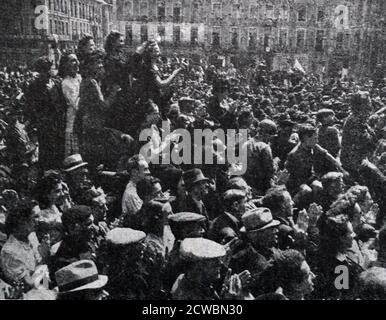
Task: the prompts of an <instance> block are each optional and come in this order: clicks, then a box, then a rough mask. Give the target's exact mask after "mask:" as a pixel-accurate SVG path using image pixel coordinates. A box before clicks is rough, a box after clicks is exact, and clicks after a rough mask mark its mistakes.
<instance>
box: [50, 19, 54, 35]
mask: <svg viewBox="0 0 386 320" xmlns="http://www.w3.org/2000/svg"><path fill="white" fill-rule="evenodd" d="M50 33H51V34H52V33H54V31H53V30H52V20H51V19H50Z"/></svg>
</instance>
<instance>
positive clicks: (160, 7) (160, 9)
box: [157, 2, 165, 22]
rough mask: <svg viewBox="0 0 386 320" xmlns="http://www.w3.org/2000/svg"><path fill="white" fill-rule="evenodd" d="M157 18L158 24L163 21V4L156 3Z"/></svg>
mask: <svg viewBox="0 0 386 320" xmlns="http://www.w3.org/2000/svg"><path fill="white" fill-rule="evenodd" d="M157 17H158V21H159V22H163V21H165V3H163V2H160V3H158V7H157Z"/></svg>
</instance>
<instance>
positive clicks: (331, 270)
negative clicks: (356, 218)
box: [315, 214, 364, 299]
mask: <svg viewBox="0 0 386 320" xmlns="http://www.w3.org/2000/svg"><path fill="white" fill-rule="evenodd" d="M354 238H355V233H354V230H353V226H352V224H351V222H350V220H349V218H348V217H347V216H346V215H344V214H339V215H337V216H333V217H329V218H327V219H325V221H322V222H321V226H320V244H319V253H318V256H317V258H318V263H317V266H318V270H315V271H316V274H317V280H316V281H317V288H318V292H317V293H316V297H318V298H328V299H350V298H352V296H351V294H352V291H351V290H349V289H350V288H346V289H347V290H339V288H338V287H337V286H336V281H335V280H336V278H337V273H336V272H337V268H342V266H343V269H344V270H347V271H348V276H349V278H348V279H347V281H348V283H355V282H356V281H357V277H358V275H359V274H360V273H361V272H362V271H363V270H364V267H363V263H364V260H363V256H362V254H361V252H360V251H359V250H357V249H356V248H358V245H357V244H356V242H355V240H354ZM339 270H342V269H338V271H339ZM339 272H341V271H339ZM339 272H338V274H339ZM351 289H352V288H351Z"/></svg>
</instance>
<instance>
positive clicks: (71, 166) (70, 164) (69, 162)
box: [63, 153, 88, 172]
mask: <svg viewBox="0 0 386 320" xmlns="http://www.w3.org/2000/svg"><path fill="white" fill-rule="evenodd" d="M87 165H88V162H84V161H83V159H82V156H81V155H80V154H79V153H77V154H73V155H71V156H68V157H67V158H66V159H64V161H63V171H64V172H70V171H73V170H76V169H78V168H81V167H84V166H87Z"/></svg>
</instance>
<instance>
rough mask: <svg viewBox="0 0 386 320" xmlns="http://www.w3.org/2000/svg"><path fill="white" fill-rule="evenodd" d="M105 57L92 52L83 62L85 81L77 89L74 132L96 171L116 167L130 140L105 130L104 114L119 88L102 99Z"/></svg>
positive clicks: (99, 53) (85, 156) (108, 129)
mask: <svg viewBox="0 0 386 320" xmlns="http://www.w3.org/2000/svg"><path fill="white" fill-rule="evenodd" d="M104 56H105V55H104V53H103V52H102V51H99V50H98V51H95V52H94V53H92V54H90V55H89V56H88V57H87V59H86V61H85V68H84V78H83V80H82V83H81V87H80V100H79V111H78V114H77V118H76V120H75V130H76V132H77V133H78V135H79V137H80V139H81V144H80V151H81V153H82V154H83V155H84V158H85V160H86V161H88V162H89V163H90V164H93V166H94V167H96V166H97V165H99V164H102V163H103V164H110V165H111V164H112V163H114V164H115V163H117V161H118V160H119V158H120V157H121V156H122V155H123V154H125V153H126V154H127V152H128V150H129V148H130V145H131V144H132V138H131V137H130V136H129V135H126V134H124V133H122V132H121V131H118V130H115V129H112V128H108V127H106V114H107V112H108V110H109V108H110V107H111V105H112V103H113V102H114V99H115V97H116V95H117V93H118V92H119V91H120V87H119V86H117V85H115V86H114V87H113V88H112V89H111V90H110V95H109V97H107V98H106V99H105V97H104V96H103V94H102V91H101V82H102V80H103V79H104V76H105V69H104V65H103V59H104Z"/></svg>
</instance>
